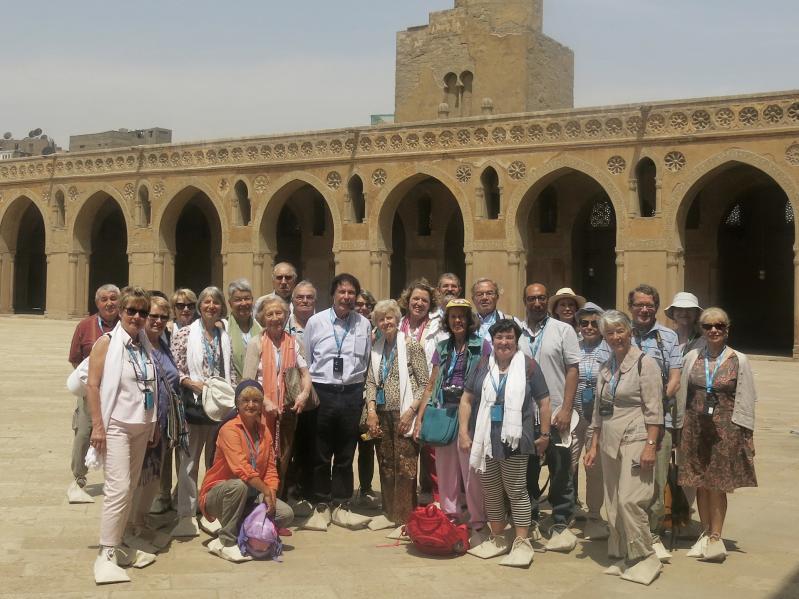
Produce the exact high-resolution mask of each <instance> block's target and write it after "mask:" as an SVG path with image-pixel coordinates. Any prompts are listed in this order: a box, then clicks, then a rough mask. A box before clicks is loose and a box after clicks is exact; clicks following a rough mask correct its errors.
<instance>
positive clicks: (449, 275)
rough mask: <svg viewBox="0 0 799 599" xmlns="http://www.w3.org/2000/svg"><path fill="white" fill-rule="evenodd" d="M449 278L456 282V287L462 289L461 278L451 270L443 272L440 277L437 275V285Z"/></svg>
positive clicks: (439, 285)
mask: <svg viewBox="0 0 799 599" xmlns="http://www.w3.org/2000/svg"><path fill="white" fill-rule="evenodd" d="M446 279H449V280H450V281H455V282H456V283H457V284H458V287H460V288H461V289H463V285H462V284H461V279H460V277H459V276H458V275H456V274H455V273H453V272H445V273H444V274H442V275H441V276H440V277H438V287H441V283H442V281H444V280H446Z"/></svg>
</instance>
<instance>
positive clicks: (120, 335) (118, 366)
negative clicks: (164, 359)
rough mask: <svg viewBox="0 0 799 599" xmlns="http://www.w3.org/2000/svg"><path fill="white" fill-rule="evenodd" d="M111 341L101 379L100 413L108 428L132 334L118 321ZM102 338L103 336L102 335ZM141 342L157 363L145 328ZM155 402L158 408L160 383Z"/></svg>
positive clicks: (155, 393) (151, 359) (154, 391)
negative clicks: (127, 345) (126, 350)
mask: <svg viewBox="0 0 799 599" xmlns="http://www.w3.org/2000/svg"><path fill="white" fill-rule="evenodd" d="M110 335H111V342H110V343H109V344H108V351H107V352H106V354H105V365H104V366H103V379H102V381H100V413H101V414H102V416H103V425H104V426H105V428H106V430H108V424H109V423H110V422H111V414H112V413H113V412H114V406H115V405H116V402H117V391H118V390H119V380H120V379H121V378H122V366H123V364H124V361H125V345H126V344H127V343H128V341H129V340H130V335H128V334H127V332H126V331H125V329H123V328H122V322H121V321H120V322H117V326H115V327H114V330H113V331H111V333H110ZM101 339H102V337H101ZM139 343H141V344H142V347H143V348H144V351H145V352H147V356H148V357H149V358H150V362H151V363H152V364H153V365H155V360H154V359H153V346H152V345H151V344H150V340H149V339H147V334H146V333H145V332H144V329H143V328H142V330H140V331H139ZM153 404H154V405H155V409H156V410H157V409H158V385H154V386H153Z"/></svg>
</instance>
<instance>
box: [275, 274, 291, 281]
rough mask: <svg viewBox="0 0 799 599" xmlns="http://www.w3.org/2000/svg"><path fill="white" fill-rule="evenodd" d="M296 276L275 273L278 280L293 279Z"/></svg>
mask: <svg viewBox="0 0 799 599" xmlns="http://www.w3.org/2000/svg"><path fill="white" fill-rule="evenodd" d="M293 278H294V275H275V279H277V280H278V281H291V280H292V279H293Z"/></svg>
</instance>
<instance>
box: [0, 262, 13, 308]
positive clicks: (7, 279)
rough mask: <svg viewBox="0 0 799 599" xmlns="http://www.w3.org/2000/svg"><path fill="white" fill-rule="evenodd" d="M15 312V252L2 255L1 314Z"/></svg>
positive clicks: (0, 275)
mask: <svg viewBox="0 0 799 599" xmlns="http://www.w3.org/2000/svg"><path fill="white" fill-rule="evenodd" d="M13 312H14V252H3V253H1V254H0V313H2V314H11V313H13Z"/></svg>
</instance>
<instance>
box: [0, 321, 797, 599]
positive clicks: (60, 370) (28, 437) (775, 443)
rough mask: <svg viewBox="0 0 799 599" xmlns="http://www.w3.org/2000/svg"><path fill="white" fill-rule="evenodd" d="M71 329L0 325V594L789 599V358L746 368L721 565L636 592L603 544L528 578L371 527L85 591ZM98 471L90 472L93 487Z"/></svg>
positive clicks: (793, 471)
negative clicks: (740, 481)
mask: <svg viewBox="0 0 799 599" xmlns="http://www.w3.org/2000/svg"><path fill="white" fill-rule="evenodd" d="M74 326H75V322H74V321H55V320H43V319H40V318H28V317H0V380H2V381H3V384H2V386H1V387H0V405H2V406H3V408H4V412H3V414H2V422H3V424H2V427H0V469H2V472H3V474H2V477H0V515H1V516H2V528H0V530H1V531H2V532H1V533H0V596H2V597H32V596H53V597H89V596H90V597H95V596H97V597H102V596H111V597H126V596H142V597H144V596H149V597H184V596H185V597H192V598H195V597H196V598H202V597H220V598H222V597H242V596H248V597H260V596H263V597H266V596H269V597H275V598H282V599H288V598H290V597H313V598H314V599H326V598H342V599H343V598H356V597H403V598H407V597H418V598H424V597H444V596H447V597H478V596H486V597H491V598H492V599H500V598H505V597H525V598H529V597H531V596H534V595H538V596H546V597H548V598H549V599H556V598H559V597H568V598H569V599H575V598H579V597H586V598H587V597H611V596H616V597H627V596H633V595H636V596H638V597H642V596H647V597H653V598H655V597H669V598H676V597H688V596H697V597H701V598H702V599H730V598H731V597H735V596H738V597H746V599H755V598H760V597H764V598H765V597H769V598H777V597H780V598H789V597H799V551H798V550H797V547H799V541H797V539H799V517H797V507H796V506H797V501H796V497H795V491H794V492H792V490H795V489H797V480H796V479H797V475H798V474H799V434H792V433H791V430H792V429H797V430H799V405H798V404H797V401H796V389H797V388H799V364H797V363H793V362H787V361H765V360H758V361H755V362H754V368H755V376H756V384H757V388H758V392H759V395H760V402H759V404H758V408H757V431H756V433H755V445H756V449H757V457H756V468H757V474H758V479H759V483H760V487H759V488H757V489H745V490H741V491H739V492H736V493H735V494H734V495H733V496H732V497H731V498H730V508H729V513H728V523H727V526H726V528H725V531H724V533H725V534H724V537H725V540H726V543H727V547H728V549H730V550H731V551H730V555H729V557H728V559H727V561H726V562H725V563H724V564H721V565H718V564H706V563H701V562H698V561H695V560H693V559H690V558H687V557H685V553H686V550H687V547H688V546H689V545H690V542H689V541H687V540H685V541H682V543H681V545H680V549H679V550H678V551H677V552H676V554H675V556H674V558H673V559H672V563H671V564H669V565H667V566H666V567H665V569H664V571H663V573H662V574H661V576H660V578H659V579H658V580H657V581H656V582H655V583H654V584H653V585H652V586H651V587H649V588H644V587H641V586H639V585H635V584H632V583H627V582H623V581H621V580H620V579H618V578H614V577H609V576H604V575H602V569H603V568H604V567H605V566H607V565H608V563H609V562H608V560H607V558H606V557H605V552H606V546H605V543H604V542H583V541H580V543H579V544H578V546H577V549H576V550H575V551H574V552H573V553H572V554H570V555H561V554H554V553H545V554H541V553H537V554H536V557H535V561H534V563H533V566H532V567H531V568H530V569H529V570H515V569H509V568H502V567H500V566H499V565H497V561H498V560H491V561H489V562H483V561H481V560H478V559H477V558H474V557H472V556H468V555H467V556H464V557H461V558H455V559H431V558H428V557H423V556H420V555H418V554H415V553H414V552H413V550H412V549H410V548H408V547H406V546H405V545H399V546H392V544H391V542H390V541H388V540H387V539H385V538H384V537H383V535H382V534H381V533H378V532H370V531H358V532H351V531H346V530H343V529H340V528H337V527H335V526H333V527H331V529H330V530H329V532H327V533H317V532H304V531H300V532H296V533H295V534H294V536H292V537H291V538H289V539H286V540H287V547H286V549H287V550H286V552H285V556H284V562H283V563H282V564H278V563H273V562H269V563H264V562H250V563H245V564H241V565H233V564H230V563H228V562H225V561H223V560H221V559H219V558H216V557H212V556H211V555H209V554H208V553H207V552H206V550H205V547H204V546H203V543H204V542H205V541H207V537H204V536H202V537H200V538H198V539H193V540H191V541H189V542H175V543H173V544H172V546H171V547H170V548H169V549H168V550H167V551H166V552H165V553H163V554H161V555H159V557H158V561H157V562H156V563H155V564H153V565H151V566H149V567H148V568H146V569H143V570H132V571H131V572H130V574H131V578H132V582H131V583H128V584H122V585H114V586H109V587H99V588H98V587H96V586H95V585H94V581H93V577H92V569H91V566H92V562H93V560H94V557H95V555H96V551H97V547H96V544H97V535H98V524H99V514H100V501H99V499H98V501H97V502H96V503H94V504H92V505H69V504H68V503H67V501H66V497H65V489H66V487H67V485H68V484H69V482H70V472H69V452H70V443H71V439H72V431H71V429H70V422H71V415H72V410H73V408H74V398H73V397H72V396H71V395H70V394H69V393H68V392H67V390H66V388H65V386H64V382H65V379H66V377H67V375H68V374H69V372H70V366H69V364H68V363H67V361H66V355H67V348H68V345H69V340H70V337H71V335H72V331H73V329H74ZM101 482H102V477H101V476H100V475H99V474H97V473H92V474H90V476H89V483H90V487H91V489H92V491H93V492H95V493H99V489H100V485H101Z"/></svg>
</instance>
